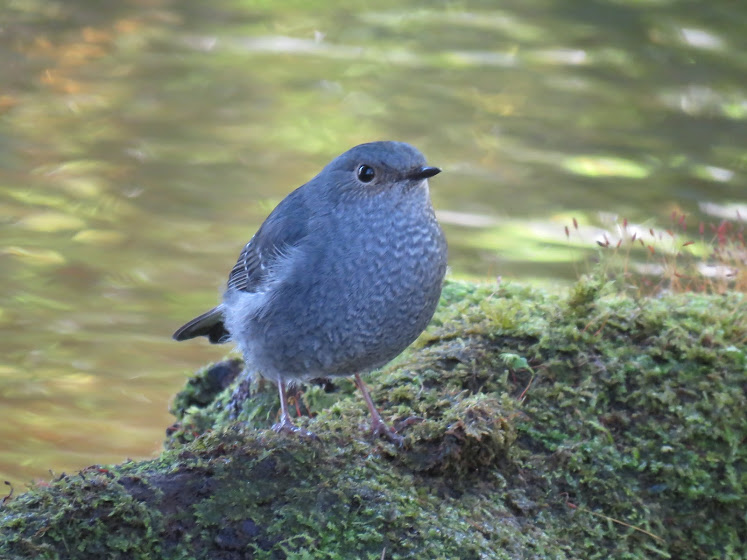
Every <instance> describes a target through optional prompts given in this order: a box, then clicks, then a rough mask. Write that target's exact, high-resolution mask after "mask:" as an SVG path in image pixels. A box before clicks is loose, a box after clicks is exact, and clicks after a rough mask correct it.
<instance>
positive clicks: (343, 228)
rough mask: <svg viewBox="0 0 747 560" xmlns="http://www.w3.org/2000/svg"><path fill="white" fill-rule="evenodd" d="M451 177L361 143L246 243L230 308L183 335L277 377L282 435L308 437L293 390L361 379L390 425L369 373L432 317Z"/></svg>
mask: <svg viewBox="0 0 747 560" xmlns="http://www.w3.org/2000/svg"><path fill="white" fill-rule="evenodd" d="M440 171H441V170H440V169H438V168H437V167H429V166H428V165H426V161H425V158H424V157H423V155H422V154H421V153H420V152H419V151H418V150H416V149H415V148H414V147H412V146H410V145H409V144H405V143H402V142H372V143H369V144H361V145H360V146H356V147H355V148H352V149H351V150H348V151H347V152H345V153H344V154H342V155H340V156H339V157H337V158H335V159H334V160H332V162H331V163H329V164H328V165H327V166H326V167H325V168H324V169H323V170H322V171H321V173H319V175H317V176H316V177H314V178H313V179H312V180H311V181H309V182H308V183H306V184H305V185H303V186H301V187H299V188H298V189H296V190H295V191H293V192H292V193H290V194H289V195H288V196H287V197H285V199H283V201H282V202H280V204H278V205H277V207H276V208H275V209H274V210H273V211H272V213H271V214H270V215H269V216H268V217H267V219H266V220H265V222H264V223H263V224H262V226H261V227H260V228H259V230H258V231H257V233H256V234H255V235H254V237H252V239H251V241H249V243H247V244H246V245H245V246H244V249H243V250H242V251H241V254H240V255H239V259H238V262H237V263H236V265H235V266H234V267H233V270H232V271H231V274H230V275H229V278H228V287H227V289H226V291H225V293H224V295H223V302H222V303H221V304H220V305H218V306H217V307H215V308H214V309H211V310H210V311H208V312H207V313H204V314H203V315H200V316H199V317H197V318H195V319H192V320H191V321H190V322H189V323H187V324H186V325H184V326H183V327H181V328H180V329H179V330H177V331H176V332H175V333H174V339H175V340H186V339H189V338H194V337H196V336H206V337H208V339H209V340H210V342H212V343H222V342H227V341H229V340H231V341H233V342H234V343H236V344H237V345H238V347H239V349H240V350H241V352H242V353H243V355H244V360H245V361H246V365H247V369H246V371H250V372H252V371H255V372H258V373H259V374H260V375H262V376H263V377H265V378H268V379H271V380H273V381H275V382H276V383H277V385H278V389H279V392H280V406H281V415H280V421H279V422H278V423H277V424H275V425H274V426H273V429H274V430H275V431H278V432H298V431H300V430H299V428H298V427H297V426H295V424H293V421H292V420H291V417H290V415H289V414H288V405H287V402H286V386H287V385H288V384H289V383H293V382H295V381H299V380H305V379H313V378H317V377H332V376H348V375H352V376H354V379H355V384H356V386H357V387H358V388H359V389H360V390H361V392H362V393H363V398H364V399H365V401H366V404H367V405H368V409H369V410H370V412H371V417H372V427H373V432H374V434H375V435H383V436H385V437H387V438H389V439H390V440H392V441H397V442H401V441H402V438H401V436H399V435H397V434H396V433H395V432H394V431H393V430H392V429H391V428H390V427H389V426H387V425H386V423H384V421H383V420H382V418H381V415H380V414H379V412H378V410H376V407H375V405H374V403H373V401H372V399H371V395H370V394H369V392H368V389H367V387H366V385H365V384H364V383H363V381H362V380H361V377H360V374H361V373H365V372H369V371H372V370H375V369H377V368H379V367H381V366H383V365H384V364H386V363H387V362H389V361H390V360H392V359H393V358H395V357H396V356H397V355H398V354H400V353H401V352H402V351H403V350H404V349H405V348H406V347H407V346H409V345H410V344H411V343H412V342H413V341H414V340H415V339H416V338H417V337H418V336H419V335H420V333H421V332H423V330H424V329H425V327H426V326H427V325H428V323H429V322H430V320H431V317H432V316H433V313H434V311H435V309H436V304H437V303H438V300H439V297H440V295H441V287H442V284H443V279H444V274H445V272H446V240H445V238H444V235H443V232H442V231H441V228H440V226H439V225H438V222H437V221H436V217H435V215H434V212H433V206H432V205H431V200H430V196H429V192H428V178H429V177H433V176H434V175H436V174H437V173H439V172H440Z"/></svg>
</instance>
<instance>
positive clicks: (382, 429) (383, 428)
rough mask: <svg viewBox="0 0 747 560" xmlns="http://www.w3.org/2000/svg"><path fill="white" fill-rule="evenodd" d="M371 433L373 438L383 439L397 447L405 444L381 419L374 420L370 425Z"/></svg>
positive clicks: (403, 439) (402, 438)
mask: <svg viewBox="0 0 747 560" xmlns="http://www.w3.org/2000/svg"><path fill="white" fill-rule="evenodd" d="M371 432H373V435H374V436H375V437H384V438H386V439H388V440H389V441H390V442H391V443H393V444H395V445H396V446H398V447H402V446H403V445H404V443H405V438H404V437H402V436H401V435H399V434H398V433H397V432H395V431H394V430H393V429H392V428H390V427H389V426H387V425H386V423H385V422H384V421H383V420H382V419H381V418H374V420H373V422H372V423H371Z"/></svg>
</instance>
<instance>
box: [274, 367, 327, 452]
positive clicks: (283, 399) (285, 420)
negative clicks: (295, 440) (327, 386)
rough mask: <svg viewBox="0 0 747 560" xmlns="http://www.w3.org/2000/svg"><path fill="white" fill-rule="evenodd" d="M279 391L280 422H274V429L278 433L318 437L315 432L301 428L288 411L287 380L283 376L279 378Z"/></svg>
mask: <svg viewBox="0 0 747 560" xmlns="http://www.w3.org/2000/svg"><path fill="white" fill-rule="evenodd" d="M278 392H279V393H280V422H278V423H277V424H274V425H273V426H272V429H273V430H275V431H276V432H278V433H286V434H291V433H293V434H298V435H301V436H305V437H310V438H314V439H316V436H315V435H314V434H313V433H311V432H309V431H308V430H304V429H303V428H299V427H298V426H296V425H295V424H294V423H293V420H292V419H291V416H290V414H289V413H288V398H287V395H286V394H285V381H284V380H283V379H282V378H279V379H278Z"/></svg>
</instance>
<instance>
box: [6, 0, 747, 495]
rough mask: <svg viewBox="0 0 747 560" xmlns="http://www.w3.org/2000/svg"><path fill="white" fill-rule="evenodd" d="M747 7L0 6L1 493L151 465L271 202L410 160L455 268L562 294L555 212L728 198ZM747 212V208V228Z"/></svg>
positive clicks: (573, 250) (622, 213) (593, 214)
mask: <svg viewBox="0 0 747 560" xmlns="http://www.w3.org/2000/svg"><path fill="white" fill-rule="evenodd" d="M746 25H747V4H741V3H734V2H730V1H728V0H717V1H713V2H708V3H705V2H701V3H692V2H685V1H684V0H682V1H678V0H647V1H644V2H640V1H632V0H630V1H627V2H626V1H623V0H620V1H597V2H572V1H570V0H564V1H563V0H561V1H553V2H550V1H540V0H530V1H526V0H523V1H521V2H519V1H516V0H513V1H507V2H502V3H500V4H499V5H498V4H496V3H493V2H479V1H475V0H467V1H465V2H461V3H458V4H451V3H417V2H405V3H402V2H396V3H395V2H384V3H378V4H377V7H376V8H370V7H368V3H363V2H345V3H332V2H303V3H302V2H292V3H277V5H276V4H273V3H267V2H250V1H234V2H231V1H218V2H211V3H205V2H198V1H196V0H187V1H185V0H181V1H179V2H177V1H168V0H128V1H122V2H118V3H99V2H92V1H90V0H89V1H82V0H78V1H74V0H66V1H65V2H49V1H41V0H33V1H21V0H10V1H9V2H6V3H5V4H4V6H3V7H2V8H0V68H2V73H1V74H0V414H2V418H3V422H2V423H0V442H1V443H0V479H2V480H6V479H7V480H10V481H13V482H15V483H17V484H22V483H23V482H25V481H29V480H32V479H38V478H46V477H48V476H49V475H48V472H47V470H48V469H50V468H51V469H54V470H55V471H56V472H59V471H62V470H68V471H69V470H74V469H76V468H80V467H83V466H86V465H88V464H91V463H94V462H107V461H121V460H122V459H124V458H126V457H140V456H147V455H149V454H152V453H154V452H155V451H156V450H157V449H158V447H159V444H160V441H161V439H162V435H163V431H164V429H165V427H166V426H167V425H168V424H169V423H170V417H169V415H168V413H167V407H168V401H169V399H170V397H171V395H173V393H174V392H175V391H177V390H178V389H179V388H180V387H181V385H182V384H183V382H184V379H185V378H186V376H187V374H188V372H190V371H191V370H193V369H195V368H197V367H198V366H200V365H202V364H203V363H205V362H207V361H210V360H215V359H219V358H220V357H221V356H222V355H223V353H224V352H225V351H226V348H225V347H210V346H208V345H207V344H201V343H190V344H176V343H174V342H172V341H171V339H170V334H171V332H173V330H174V328H175V327H177V326H179V325H180V324H182V323H183V322H184V321H185V320H187V319H189V318H191V317H192V316H193V315H194V314H196V313H199V312H201V311H203V310H205V309H207V308H208V307H210V306H212V305H213V304H214V303H215V302H216V301H217V299H218V297H219V294H220V291H221V286H222V283H223V282H224V281H225V278H226V276H227V273H228V271H229V270H230V268H231V266H232V265H233V263H234V260H235V258H236V256H237V255H238V252H239V250H240V249H241V247H242V245H243V244H244V243H245V242H246V241H247V240H248V239H249V237H250V236H251V234H252V233H253V232H254V230H255V229H256V227H258V225H259V224H260V223H261V221H262V219H263V218H264V217H265V216H266V214H267V213H268V212H269V211H270V210H271V209H272V207H273V206H274V205H275V204H276V203H277V202H278V201H279V200H280V199H281V198H282V197H283V196H284V195H285V194H287V193H288V192H289V191H290V190H292V189H293V188H295V187H296V186H298V185H299V184H301V183H302V182H304V181H305V180H307V179H309V178H310V177H311V176H313V175H314V174H315V173H316V172H317V171H318V170H319V169H320V168H321V167H322V166H323V165H324V164H325V163H326V162H327V161H329V160H330V159H331V158H332V157H334V156H335V155H337V154H339V153H340V152H342V151H344V150H346V149H347V148H349V147H351V146H353V145H355V144H358V143H360V142H365V141H370V140H377V139H397V140H404V141H408V142H411V143H413V144H414V145H416V146H417V147H419V148H420V149H421V150H422V151H423V152H424V153H425V154H426V155H427V156H428V158H429V161H430V162H431V163H432V164H434V165H438V166H440V167H442V168H443V169H444V171H445V172H444V173H443V174H441V175H439V176H438V177H437V178H435V179H434V180H433V181H432V183H431V184H432V193H433V198H434V202H435V205H436V206H437V208H438V210H439V211H440V216H441V219H442V221H443V222H444V224H445V229H446V231H447V236H448V238H449V241H450V251H451V265H452V273H453V274H454V275H458V276H470V277H474V278H481V279H491V278H494V277H495V276H496V275H501V276H502V277H503V278H517V279H521V280H523V281H532V282H544V283H549V284H562V283H564V282H569V281H571V279H572V278H573V277H574V276H575V270H576V267H577V265H576V262H577V261H579V260H582V259H583V255H584V253H586V252H587V251H592V250H593V242H591V241H588V240H587V241H588V243H587V245H586V246H584V245H581V246H579V245H573V246H570V245H569V244H568V243H567V241H566V239H565V234H564V233H563V227H564V226H565V225H567V224H570V223H571V219H572V217H576V218H578V219H579V220H580V221H581V222H582V224H587V225H590V226H593V225H604V224H603V222H604V220H606V219H608V218H603V217H600V216H610V215H612V216H618V217H626V218H627V219H629V220H631V221H638V222H644V223H646V224H651V225H656V226H661V227H666V224H667V221H668V220H669V215H670V213H671V212H672V211H673V210H676V211H681V212H686V213H688V214H689V215H690V216H691V217H692V219H693V221H694V223H697V221H698V220H700V219H703V218H705V219H708V216H706V215H705V214H704V212H706V211H707V212H709V213H712V214H715V215H718V214H719V213H723V214H724V215H726V216H732V215H735V212H736V208H738V207H739V205H742V207H744V204H745V201H746V200H747V196H746V193H747V191H746V190H745V189H746V187H747V182H746V181H745V171H746V166H747V156H746V155H745V154H746V153H747V152H745V144H746V143H745V140H747V128H746V127H745V121H746V120H747V92H746V91H745V88H746V86H745V82H744V76H745V75H746V73H747V54H745V53H747V49H746V47H747V35H745V33H744V29H746V28H747V27H746ZM743 214H747V212H744V211H743Z"/></svg>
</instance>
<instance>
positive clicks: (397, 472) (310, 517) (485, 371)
mask: <svg viewBox="0 0 747 560" xmlns="http://www.w3.org/2000/svg"><path fill="white" fill-rule="evenodd" d="M612 288H613V286H612V285H610V284H607V283H602V282H601V280H598V279H595V278H594V277H589V278H586V279H584V280H582V281H581V282H580V283H579V285H578V286H576V287H575V288H574V289H573V290H572V292H571V293H570V294H569V297H568V298H561V297H557V296H552V295H548V294H547V293H545V292H542V291H535V290H531V289H528V288H526V287H524V286H518V285H512V284H508V285H501V286H500V287H490V286H475V285H473V284H467V283H454V282H452V283H449V284H448V285H447V287H446V289H445V291H444V296H443V299H442V302H441V307H440V309H439V312H438V314H437V316H436V318H435V319H434V321H433V324H432V325H431V328H430V329H429V331H428V332H427V333H426V334H425V335H424V336H423V337H421V339H420V340H419V342H418V343H417V344H416V345H415V347H414V349H412V350H411V351H409V352H408V353H406V354H405V355H404V356H403V357H402V358H401V359H399V360H398V361H397V362H396V363H395V364H393V365H390V366H389V367H388V368H386V369H385V370H383V371H382V372H379V373H377V374H375V375H372V376H371V379H370V385H371V390H372V394H373V397H374V399H375V400H376V402H377V403H378V404H379V405H380V407H381V409H382V412H383V414H384V416H385V417H386V418H387V419H388V420H390V421H391V422H392V423H393V424H394V425H395V426H396V427H397V429H398V430H399V431H400V433H401V434H402V435H403V436H405V438H406V442H405V446H404V447H403V448H397V447H395V446H393V445H391V444H389V443H387V442H385V441H383V440H375V441H374V440H373V439H372V438H371V436H370V435H369V433H368V426H369V418H368V415H367V411H366V408H365V405H364V404H363V402H362V399H361V398H360V396H359V395H358V394H357V393H356V392H355V391H354V387H353V384H352V383H350V382H349V380H335V382H334V385H324V386H322V385H312V386H310V387H304V388H299V390H298V391H297V392H296V393H294V395H293V399H294V400H293V403H294V405H295V404H297V405H298V410H299V411H300V412H301V414H302V416H301V417H300V418H299V419H298V422H299V424H301V425H303V426H304V427H306V428H307V429H310V430H312V431H314V432H315V433H316V434H317V435H318V436H319V440H318V441H309V440H301V439H298V438H294V437H288V436H280V435H277V434H274V433H273V432H271V431H270V430H267V429H266V428H267V427H268V426H269V425H270V424H271V423H272V422H273V421H274V420H275V414H276V412H277V407H278V403H277V396H276V390H275V387H274V385H272V384H270V383H264V382H252V383H244V384H243V385H241V384H240V380H239V379H237V380H235V381H234V382H233V383H231V384H228V385H226V384H225V383H223V384H221V383H215V379H216V370H215V367H211V368H206V369H204V370H202V371H201V372H198V374H197V375H196V376H195V377H194V379H193V380H191V381H190V382H189V383H188V385H187V387H186V388H185V390H184V391H183V392H182V393H181V394H180V395H179V396H178V397H177V398H176V400H175V403H174V407H173V410H174V413H175V415H176V416H177V420H178V421H177V424H176V425H175V426H174V427H173V428H172V429H171V430H170V431H171V436H170V438H169V440H168V442H167V447H168V450H167V451H164V453H163V454H162V455H161V456H160V457H159V458H158V459H155V460H152V461H145V462H138V463H136V462H130V463H125V464H123V465H119V466H116V467H110V468H109V469H108V471H107V472H102V471H100V470H99V469H97V468H91V469H87V470H86V471H84V472H83V473H81V475H75V476H70V477H62V478H61V479H59V480H56V481H54V482H52V483H51V484H50V485H49V486H46V487H39V488H35V489H33V490H32V491H30V492H27V493H26V494H24V495H22V496H20V497H18V498H16V499H14V500H12V501H10V502H9V503H8V504H6V505H5V506H3V509H2V510H1V511H0V535H2V540H1V541H0V557H2V558H6V557H8V558H82V559H87V558H102V557H106V558H165V559H171V558H174V559H176V558H220V559H233V558H236V559H238V558H248V557H251V558H267V559H270V558H273V559H274V558H294V559H295V558H297V559H301V558H372V559H379V558H381V557H382V554H383V555H384V557H386V558H388V559H394V558H486V557H489V558H542V559H549V558H553V559H556V558H557V559H561V558H640V559H643V558H652V557H662V558H683V559H707V558H726V557H728V558H738V557H745V556H747V543H746V542H745V540H744V535H745V534H747V520H746V519H745V517H744V511H746V510H747V476H746V475H745V472H747V450H745V447H744V441H745V438H746V437H747V418H746V417H745V414H744V410H746V409H747V397H746V396H745V391H744V387H745V383H747V374H746V373H745V362H746V360H747V359H746V358H745V342H746V341H747V305H746V304H747V302H745V299H744V296H743V295H741V294H727V295H726V296H706V295H699V294H684V295H663V296H660V297H657V298H647V299H636V298H633V297H629V296H626V295H623V294H619V293H617V292H615V291H614V289H612ZM219 367H224V368H225V367H228V368H230V367H233V366H231V363H227V364H223V365H222V366H219ZM219 371H220V370H219ZM217 377H221V376H220V375H217ZM237 384H238V385H237ZM236 395H240V396H242V398H243V397H246V399H245V400H244V401H241V406H239V407H234V408H231V405H232V403H235V402H237V401H236V398H235V397H236ZM295 408H296V406H293V407H292V409H295ZM233 417H236V418H235V419H234V418H233ZM644 531H645V532H644Z"/></svg>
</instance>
